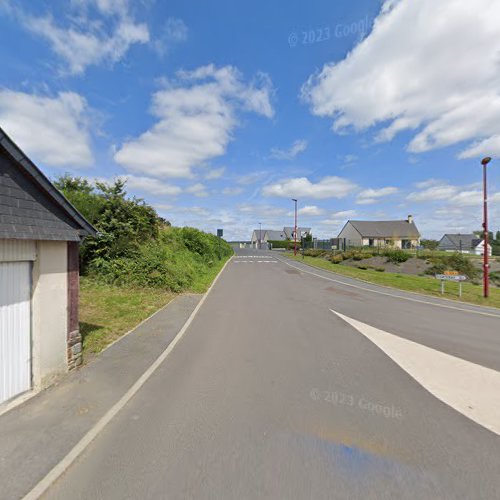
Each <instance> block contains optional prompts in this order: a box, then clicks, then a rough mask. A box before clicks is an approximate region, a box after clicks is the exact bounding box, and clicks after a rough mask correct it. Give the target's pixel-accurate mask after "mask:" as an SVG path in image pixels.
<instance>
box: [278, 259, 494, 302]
mask: <svg viewBox="0 0 500 500" xmlns="http://www.w3.org/2000/svg"><path fill="white" fill-rule="evenodd" d="M285 255H286V256H287V257H289V258H291V259H292V260H297V261H301V262H304V263H306V264H309V265H311V266H314V267H317V268H319V269H326V270H327V271H332V272H334V273H336V274H341V275H342V276H348V277H350V278H357V279H360V280H363V281H368V282H369V283H374V284H376V285H383V286H388V287H391V288H397V289H399V290H405V291H408V292H417V293H422V294H425V295H431V296H434V297H441V298H443V297H444V298H446V299H452V300H456V301H461V302H468V303H470V304H477V305H481V306H490V307H497V308H500V289H498V288H490V297H489V298H488V299H485V298H484V297H483V296H482V294H483V289H482V286H480V285H473V284H471V283H463V285H462V298H461V299H459V297H458V283H453V282H447V283H446V284H445V294H444V295H441V291H440V286H441V285H440V282H439V281H438V280H436V279H435V278H427V277H421V276H411V275H403V274H397V273H387V272H385V273H381V272H377V271H375V270H373V269H366V270H365V269H358V268H354V267H348V266H342V265H340V264H332V263H331V262H328V261H327V260H325V259H322V258H318V257H305V258H304V259H302V256H299V255H297V256H296V257H294V255H293V254H290V253H286V254H285Z"/></svg>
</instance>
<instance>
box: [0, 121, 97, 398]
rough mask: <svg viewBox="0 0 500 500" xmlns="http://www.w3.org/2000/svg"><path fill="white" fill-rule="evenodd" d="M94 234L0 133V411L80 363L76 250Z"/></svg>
mask: <svg viewBox="0 0 500 500" xmlns="http://www.w3.org/2000/svg"><path fill="white" fill-rule="evenodd" d="M94 234H95V229H94V228H93V227H92V226H91V225H90V224H89V223H88V222H87V221H86V220H85V219H84V217H83V216H82V215H81V214H80V213H79V212H78V211H77V210H76V209H75V208H74V207H73V206H72V205H71V204H70V203H69V202H68V200H66V198H64V196H63V195H62V194H61V193H60V192H59V191H58V190H57V189H56V188H55V187H54V186H53V184H52V183H51V182H50V181H49V180H48V179H47V177H45V175H44V174H43V173H42V172H41V171H40V170H39V169H38V168H37V167H36V165H35V164H34V163H33V162H32V161H31V160H30V159H29V158H28V157H27V156H26V155H25V154H24V153H23V152H22V151H21V150H20V148H19V147H18V146H17V145H16V144H15V143H14V142H13V141H12V140H11V139H10V138H9V137H8V136H7V134H5V132H4V131H3V130H2V129H1V128H0V406H1V405H5V404H7V403H8V402H9V401H11V400H12V399H13V398H15V397H17V396H19V395H20V394H23V393H26V392H27V391H30V390H36V389H41V388H43V387H46V386H48V385H50V384H51V383H52V382H53V381H54V380H55V379H56V378H57V377H58V376H59V375H61V374H62V373H65V372H67V371H68V370H70V369H72V368H74V367H76V366H77V365H78V364H80V363H81V348H82V344H81V342H82V339H81V336H80V332H79V326H78V292H79V268H78V263H79V256H78V251H79V243H80V241H81V240H82V239H83V238H84V237H85V236H87V235H94Z"/></svg>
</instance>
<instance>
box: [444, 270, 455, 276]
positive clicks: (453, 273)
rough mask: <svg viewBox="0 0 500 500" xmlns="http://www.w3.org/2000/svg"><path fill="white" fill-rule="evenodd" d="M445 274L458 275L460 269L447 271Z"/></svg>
mask: <svg viewBox="0 0 500 500" xmlns="http://www.w3.org/2000/svg"><path fill="white" fill-rule="evenodd" d="M443 274H445V275H446V276H458V271H445V272H444V273H443Z"/></svg>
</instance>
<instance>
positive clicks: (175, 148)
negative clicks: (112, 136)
mask: <svg viewBox="0 0 500 500" xmlns="http://www.w3.org/2000/svg"><path fill="white" fill-rule="evenodd" d="M177 77H178V80H177V81H176V82H170V83H169V84H168V85H167V86H166V88H164V89H162V90H160V91H158V92H156V93H155V94H154V95H153V102H152V105H151V112H152V113H153V115H154V116H155V117H157V118H158V122H157V123H156V124H155V125H154V126H153V127H152V128H151V129H150V130H148V131H146V132H144V133H143V134H142V135H140V136H139V137H137V138H136V139H132V140H130V141H127V142H125V143H124V144H123V146H122V147H121V149H119V150H118V151H117V153H116V154H115V160H116V162H117V163H119V164H121V165H123V166H124V167H125V168H126V169H127V170H129V171H132V172H137V173H146V174H148V175H153V176H162V177H184V178H190V177H193V168H195V167H198V166H201V165H203V164H204V163H205V162H207V161H208V160H211V159H213V158H216V157H219V156H222V155H223V154H224V153H225V152H226V148H227V146H228V144H229V142H230V141H231V140H232V138H233V137H232V133H233V131H234V129H235V128H236V127H237V125H238V120H237V116H236V114H237V111H238V110H239V109H242V108H244V109H247V110H251V111H253V112H255V113H257V114H260V115H263V116H265V117H268V118H270V117H272V116H273V109H272V106H271V102H270V98H271V93H272V88H271V87H270V84H269V82H265V83H264V84H263V85H264V86H262V87H258V86H256V84H254V83H251V84H246V83H245V82H244V81H243V79H242V76H241V74H240V73H239V71H238V70H237V69H236V68H234V67H232V66H225V67H222V68H216V67H215V66H214V65H209V66H202V67H200V68H197V69H196V70H194V71H179V72H178V73H177ZM259 78H260V77H259Z"/></svg>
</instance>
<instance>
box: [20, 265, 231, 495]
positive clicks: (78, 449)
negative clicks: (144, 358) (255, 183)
mask: <svg viewBox="0 0 500 500" xmlns="http://www.w3.org/2000/svg"><path fill="white" fill-rule="evenodd" d="M231 260H232V257H231V258H230V259H229V260H228V261H227V262H226V263H225V264H224V267H223V268H222V269H221V270H220V272H219V274H218V275H217V276H216V278H215V279H214V281H213V283H212V285H210V288H209V289H208V290H207V291H206V292H205V295H203V297H202V298H201V300H200V302H198V305H197V306H196V307H195V309H194V311H193V312H192V313H191V315H190V316H189V318H188V319H187V321H186V322H185V323H184V326H183V327H182V328H181V330H180V331H179V333H178V334H177V335H176V336H175V338H174V340H172V342H170V344H169V345H168V346H167V348H166V349H165V350H164V351H163V352H162V353H161V354H160V356H158V358H157V359H156V361H154V362H153V364H152V365H151V366H150V367H149V368H148V369H147V370H146V371H145V372H144V373H143V374H142V375H141V376H140V377H139V378H138V379H137V381H136V382H135V383H134V385H133V386H132V387H131V388H130V389H129V390H128V391H127V392H126V393H125V394H124V395H123V396H122V397H121V398H120V399H119V400H118V402H116V403H115V404H114V405H113V406H112V407H111V408H110V409H109V410H108V411H107V412H106V413H105V414H104V416H103V417H101V418H100V420H99V421H98V422H97V423H96V424H95V425H94V427H92V428H91V429H90V430H89V431H88V432H87V434H85V435H84V436H83V438H82V439H80V441H78V443H77V444H76V445H75V446H74V447H73V448H72V450H71V451H70V452H69V453H68V454H67V455H66V456H65V457H64V458H63V459H62V460H61V461H60V462H59V463H58V464H57V465H55V466H54V468H53V469H52V470H51V471H50V472H49V473H48V474H47V475H46V476H45V477H44V478H43V479H42V480H41V481H40V482H39V483H38V484H37V485H36V486H35V487H34V488H33V489H32V490H31V491H30V492H29V493H28V494H27V495H26V496H25V497H24V498H23V500H35V499H37V498H40V497H41V496H42V495H43V494H44V493H45V492H46V491H47V490H48V488H49V487H50V485H51V484H52V483H54V481H56V480H57V479H58V478H59V477H60V476H61V475H62V474H63V473H64V471H65V470H66V469H67V468H68V467H69V466H70V465H71V464H72V463H73V462H74V461H75V460H76V459H77V458H78V457H79V456H80V454H81V453H82V452H83V451H84V450H85V448H87V446H88V445H89V444H90V443H91V442H92V441H93V440H94V439H95V438H96V437H97V436H98V435H99V433H100V432H101V431H102V430H103V429H104V428H105V427H106V425H108V424H109V422H111V420H112V419H113V418H114V417H115V416H116V415H117V414H118V412H119V411H120V410H121V409H122V408H123V407H124V406H125V405H126V404H127V403H128V402H129V401H130V400H131V399H132V398H133V397H134V395H135V394H136V393H137V392H138V391H139V390H140V389H141V387H142V386H143V385H144V384H145V383H146V382H147V381H148V380H149V378H150V377H151V375H153V373H154V372H155V371H156V370H157V369H158V367H159V366H160V365H161V364H162V363H163V361H165V359H166V358H167V356H168V355H169V354H170V353H171V352H172V351H173V350H174V348H175V346H176V345H177V344H178V343H179V341H180V340H181V338H182V337H183V336H184V334H185V333H186V331H187V329H188V328H189V325H190V324H191V323H192V321H193V319H194V317H195V316H196V314H197V313H198V311H199V310H200V308H201V306H202V305H203V303H204V302H205V300H206V298H207V297H208V294H209V293H210V292H211V290H212V288H213V287H214V285H215V283H217V280H218V279H219V277H220V275H221V274H222V273H223V272H224V269H225V268H226V266H227V265H228V264H229V262H230V261H231Z"/></svg>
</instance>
